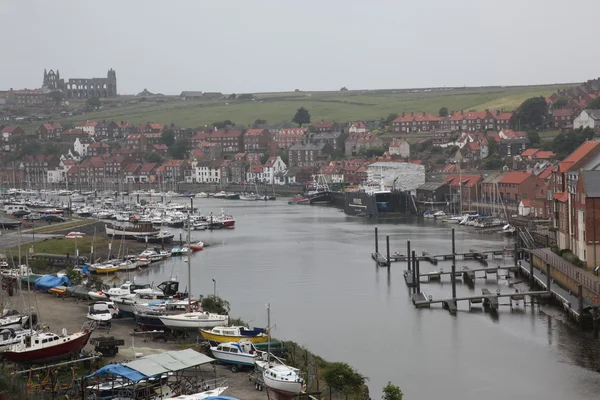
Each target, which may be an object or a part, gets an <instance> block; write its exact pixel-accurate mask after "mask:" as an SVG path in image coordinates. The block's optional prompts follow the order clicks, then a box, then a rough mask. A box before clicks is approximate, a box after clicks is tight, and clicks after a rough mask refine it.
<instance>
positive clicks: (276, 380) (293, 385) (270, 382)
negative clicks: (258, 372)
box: [263, 365, 304, 395]
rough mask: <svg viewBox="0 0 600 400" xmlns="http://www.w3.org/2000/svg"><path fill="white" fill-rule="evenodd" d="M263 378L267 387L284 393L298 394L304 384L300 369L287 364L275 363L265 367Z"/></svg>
mask: <svg viewBox="0 0 600 400" xmlns="http://www.w3.org/2000/svg"><path fill="white" fill-rule="evenodd" d="M263 380H264V382H265V385H266V386H267V387H268V388H269V389H271V390H272V391H274V392H277V393H280V394H284V395H297V394H299V393H300V392H301V391H302V385H303V384H304V380H303V379H302V377H301V376H300V370H299V369H297V368H292V367H288V366H287V365H276V366H274V367H270V368H267V369H265V371H264V372H263Z"/></svg>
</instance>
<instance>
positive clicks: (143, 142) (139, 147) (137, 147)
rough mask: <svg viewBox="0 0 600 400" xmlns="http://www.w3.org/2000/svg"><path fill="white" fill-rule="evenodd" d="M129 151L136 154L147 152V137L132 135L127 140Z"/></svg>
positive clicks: (137, 134) (139, 134)
mask: <svg viewBox="0 0 600 400" xmlns="http://www.w3.org/2000/svg"><path fill="white" fill-rule="evenodd" d="M125 144H126V147H127V149H129V150H131V151H135V152H142V153H143V152H145V151H146V148H147V147H148V145H147V139H146V136H145V135H143V134H141V133H130V134H129V135H127V137H126V138H125Z"/></svg>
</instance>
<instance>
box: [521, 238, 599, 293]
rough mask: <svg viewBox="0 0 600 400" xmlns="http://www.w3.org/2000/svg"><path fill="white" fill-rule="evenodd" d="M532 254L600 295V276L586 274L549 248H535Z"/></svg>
mask: <svg viewBox="0 0 600 400" xmlns="http://www.w3.org/2000/svg"><path fill="white" fill-rule="evenodd" d="M533 254H534V255H536V256H538V257H539V258H540V259H541V260H543V261H544V262H547V263H549V264H550V265H551V266H552V267H553V268H555V269H557V270H559V271H560V272H562V273H563V274H565V275H566V276H568V277H569V278H571V279H573V280H574V281H575V282H578V283H579V284H581V285H582V286H583V287H584V288H586V289H587V290H589V291H590V292H593V293H594V294H595V295H600V277H597V276H593V275H588V274H587V273H586V272H585V271H584V270H582V269H581V268H578V267H576V266H575V265H573V264H571V263H570V262H568V261H567V260H565V259H564V258H562V257H561V256H559V255H558V254H555V253H553V252H552V251H551V250H550V249H548V248H545V249H535V250H533Z"/></svg>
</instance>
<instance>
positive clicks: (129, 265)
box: [118, 260, 138, 271]
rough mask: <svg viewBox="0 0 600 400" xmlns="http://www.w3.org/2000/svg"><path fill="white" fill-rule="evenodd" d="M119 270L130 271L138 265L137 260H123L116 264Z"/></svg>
mask: <svg viewBox="0 0 600 400" xmlns="http://www.w3.org/2000/svg"><path fill="white" fill-rule="evenodd" d="M118 267H119V271H131V270H134V269H136V268H137V267H138V264H137V261H132V260H125V261H123V262H122V263H120V264H119V265H118Z"/></svg>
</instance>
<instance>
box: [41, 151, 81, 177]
mask: <svg viewBox="0 0 600 400" xmlns="http://www.w3.org/2000/svg"><path fill="white" fill-rule="evenodd" d="M74 165H77V160H75V159H69V158H67V157H65V156H64V155H62V156H61V157H60V161H59V163H58V166H57V167H56V168H55V169H49V170H48V171H47V179H48V183H61V182H66V181H67V171H68V170H69V168H71V167H72V166H74Z"/></svg>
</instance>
